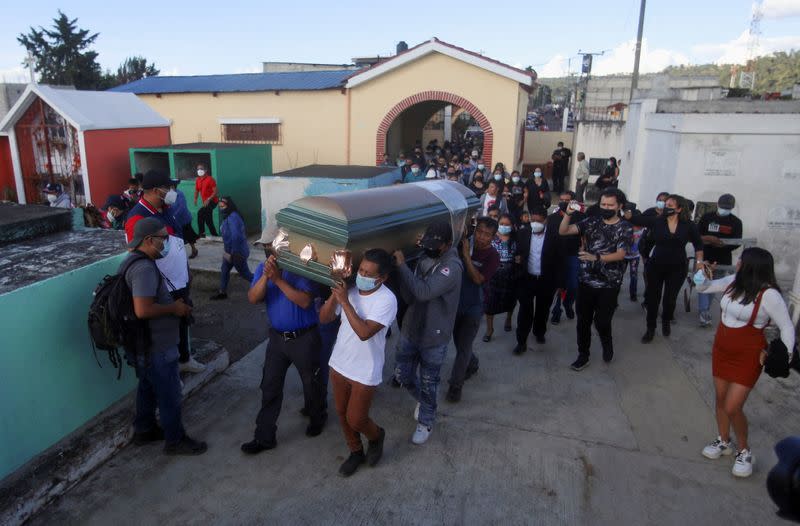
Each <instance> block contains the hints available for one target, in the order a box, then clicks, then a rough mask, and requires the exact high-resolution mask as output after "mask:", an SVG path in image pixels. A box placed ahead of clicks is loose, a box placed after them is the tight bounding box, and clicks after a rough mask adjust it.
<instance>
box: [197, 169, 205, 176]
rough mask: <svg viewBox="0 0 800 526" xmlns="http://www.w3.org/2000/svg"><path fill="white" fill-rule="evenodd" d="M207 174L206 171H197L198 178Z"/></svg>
mask: <svg viewBox="0 0 800 526" xmlns="http://www.w3.org/2000/svg"><path fill="white" fill-rule="evenodd" d="M205 174H206V171H205V170H197V176H198V177H203V176H204V175H205Z"/></svg>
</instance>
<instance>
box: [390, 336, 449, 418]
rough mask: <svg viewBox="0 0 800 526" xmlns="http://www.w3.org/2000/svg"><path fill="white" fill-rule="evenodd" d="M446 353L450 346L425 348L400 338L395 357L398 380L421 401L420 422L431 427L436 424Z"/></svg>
mask: <svg viewBox="0 0 800 526" xmlns="http://www.w3.org/2000/svg"><path fill="white" fill-rule="evenodd" d="M446 354H447V344H445V345H439V346H437V347H426V348H422V347H420V346H419V345H417V344H416V343H414V342H412V341H410V340H407V339H406V338H405V337H401V338H400V347H398V349H397V355H396V356H395V362H396V363H395V369H394V375H395V378H397V381H399V382H400V383H401V384H402V385H403V386H404V387H405V388H406V389H408V391H409V392H410V393H411V396H413V397H414V399H415V400H416V401H417V402H419V423H420V424H423V425H426V426H428V427H431V426H433V424H434V422H435V421H436V393H437V391H438V389H439V373H440V371H441V369H442V363H444V357H445V355H446ZM417 367H419V374H418V373H417Z"/></svg>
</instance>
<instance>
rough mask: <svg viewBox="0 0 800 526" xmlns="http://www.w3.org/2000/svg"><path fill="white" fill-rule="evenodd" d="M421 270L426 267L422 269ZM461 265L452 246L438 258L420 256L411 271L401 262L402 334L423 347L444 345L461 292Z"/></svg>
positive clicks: (451, 333) (447, 341) (449, 333)
mask: <svg viewBox="0 0 800 526" xmlns="http://www.w3.org/2000/svg"><path fill="white" fill-rule="evenodd" d="M423 269H427V272H425V271H424V270H423ZM463 271H464V266H463V264H462V263H461V258H459V257H458V252H457V251H456V249H455V248H450V250H448V251H447V252H445V253H444V255H442V257H440V258H438V259H435V260H434V259H431V258H428V257H423V258H422V260H420V262H419V264H418V265H417V269H416V271H414V272H412V271H411V269H409V268H408V267H407V266H406V265H400V267H399V268H398V274H399V276H400V287H399V288H400V294H402V296H403V299H405V301H406V302H407V303H408V310H407V311H406V315H405V317H404V318H403V330H402V334H403V336H404V337H405V338H407V339H408V340H409V341H411V342H413V343H415V344H417V345H419V346H420V347H422V348H426V347H436V346H439V345H447V344H448V343H449V342H450V338H451V337H452V335H453V324H454V323H455V320H456V312H457V311H458V299H459V296H460V294H461V274H462V272H463Z"/></svg>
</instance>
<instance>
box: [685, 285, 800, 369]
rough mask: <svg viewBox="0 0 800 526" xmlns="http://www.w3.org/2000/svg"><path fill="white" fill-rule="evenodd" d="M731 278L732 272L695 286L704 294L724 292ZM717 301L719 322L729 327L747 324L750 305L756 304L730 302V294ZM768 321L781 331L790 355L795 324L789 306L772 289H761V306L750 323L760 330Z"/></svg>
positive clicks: (750, 312) (751, 308) (736, 327)
mask: <svg viewBox="0 0 800 526" xmlns="http://www.w3.org/2000/svg"><path fill="white" fill-rule="evenodd" d="M734 279H736V275H735V274H732V275H730V276H726V277H724V278H722V279H715V280H713V281H706V282H705V283H703V284H702V285H699V286H698V287H697V291H698V292H702V293H704V294H713V293H715V292H725V290H727V288H728V286H730V285H731V284H732V283H733V281H734ZM719 304H720V307H721V308H722V323H723V324H724V325H725V326H726V327H730V328H732V329H738V328H740V327H744V326H746V325H747V322H749V321H750V316H752V315H753V308H754V307H755V303H749V304H747V305H743V304H742V303H741V301H740V300H736V301H733V300H732V299H731V295H730V294H725V295H724V296H723V297H722V299H721V300H720V302H719ZM770 322H771V323H772V324H773V325H775V326H776V327H777V328H778V329H779V330H780V332H781V340H783V343H784V345H786V348H787V349H788V350H789V354H790V355H791V353H792V349H794V325H792V319H791V318H790V317H789V309H788V308H787V307H786V303H785V302H784V301H783V297H781V294H780V292H778V291H777V290H775V289H767V290H766V291H764V295H763V296H761V306H760V307H759V309H758V314H757V315H756V319H755V321H754V322H753V326H754V327H755V328H757V329H763V328H764V327H766V326H767V325H768V324H769V323H770Z"/></svg>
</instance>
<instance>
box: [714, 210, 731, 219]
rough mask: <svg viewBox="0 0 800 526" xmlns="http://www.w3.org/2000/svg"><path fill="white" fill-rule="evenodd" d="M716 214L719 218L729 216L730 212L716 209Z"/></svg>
mask: <svg viewBox="0 0 800 526" xmlns="http://www.w3.org/2000/svg"><path fill="white" fill-rule="evenodd" d="M717 214H718V215H719V216H720V217H727V216H729V215H731V211H730V209H728V208H718V209H717Z"/></svg>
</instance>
